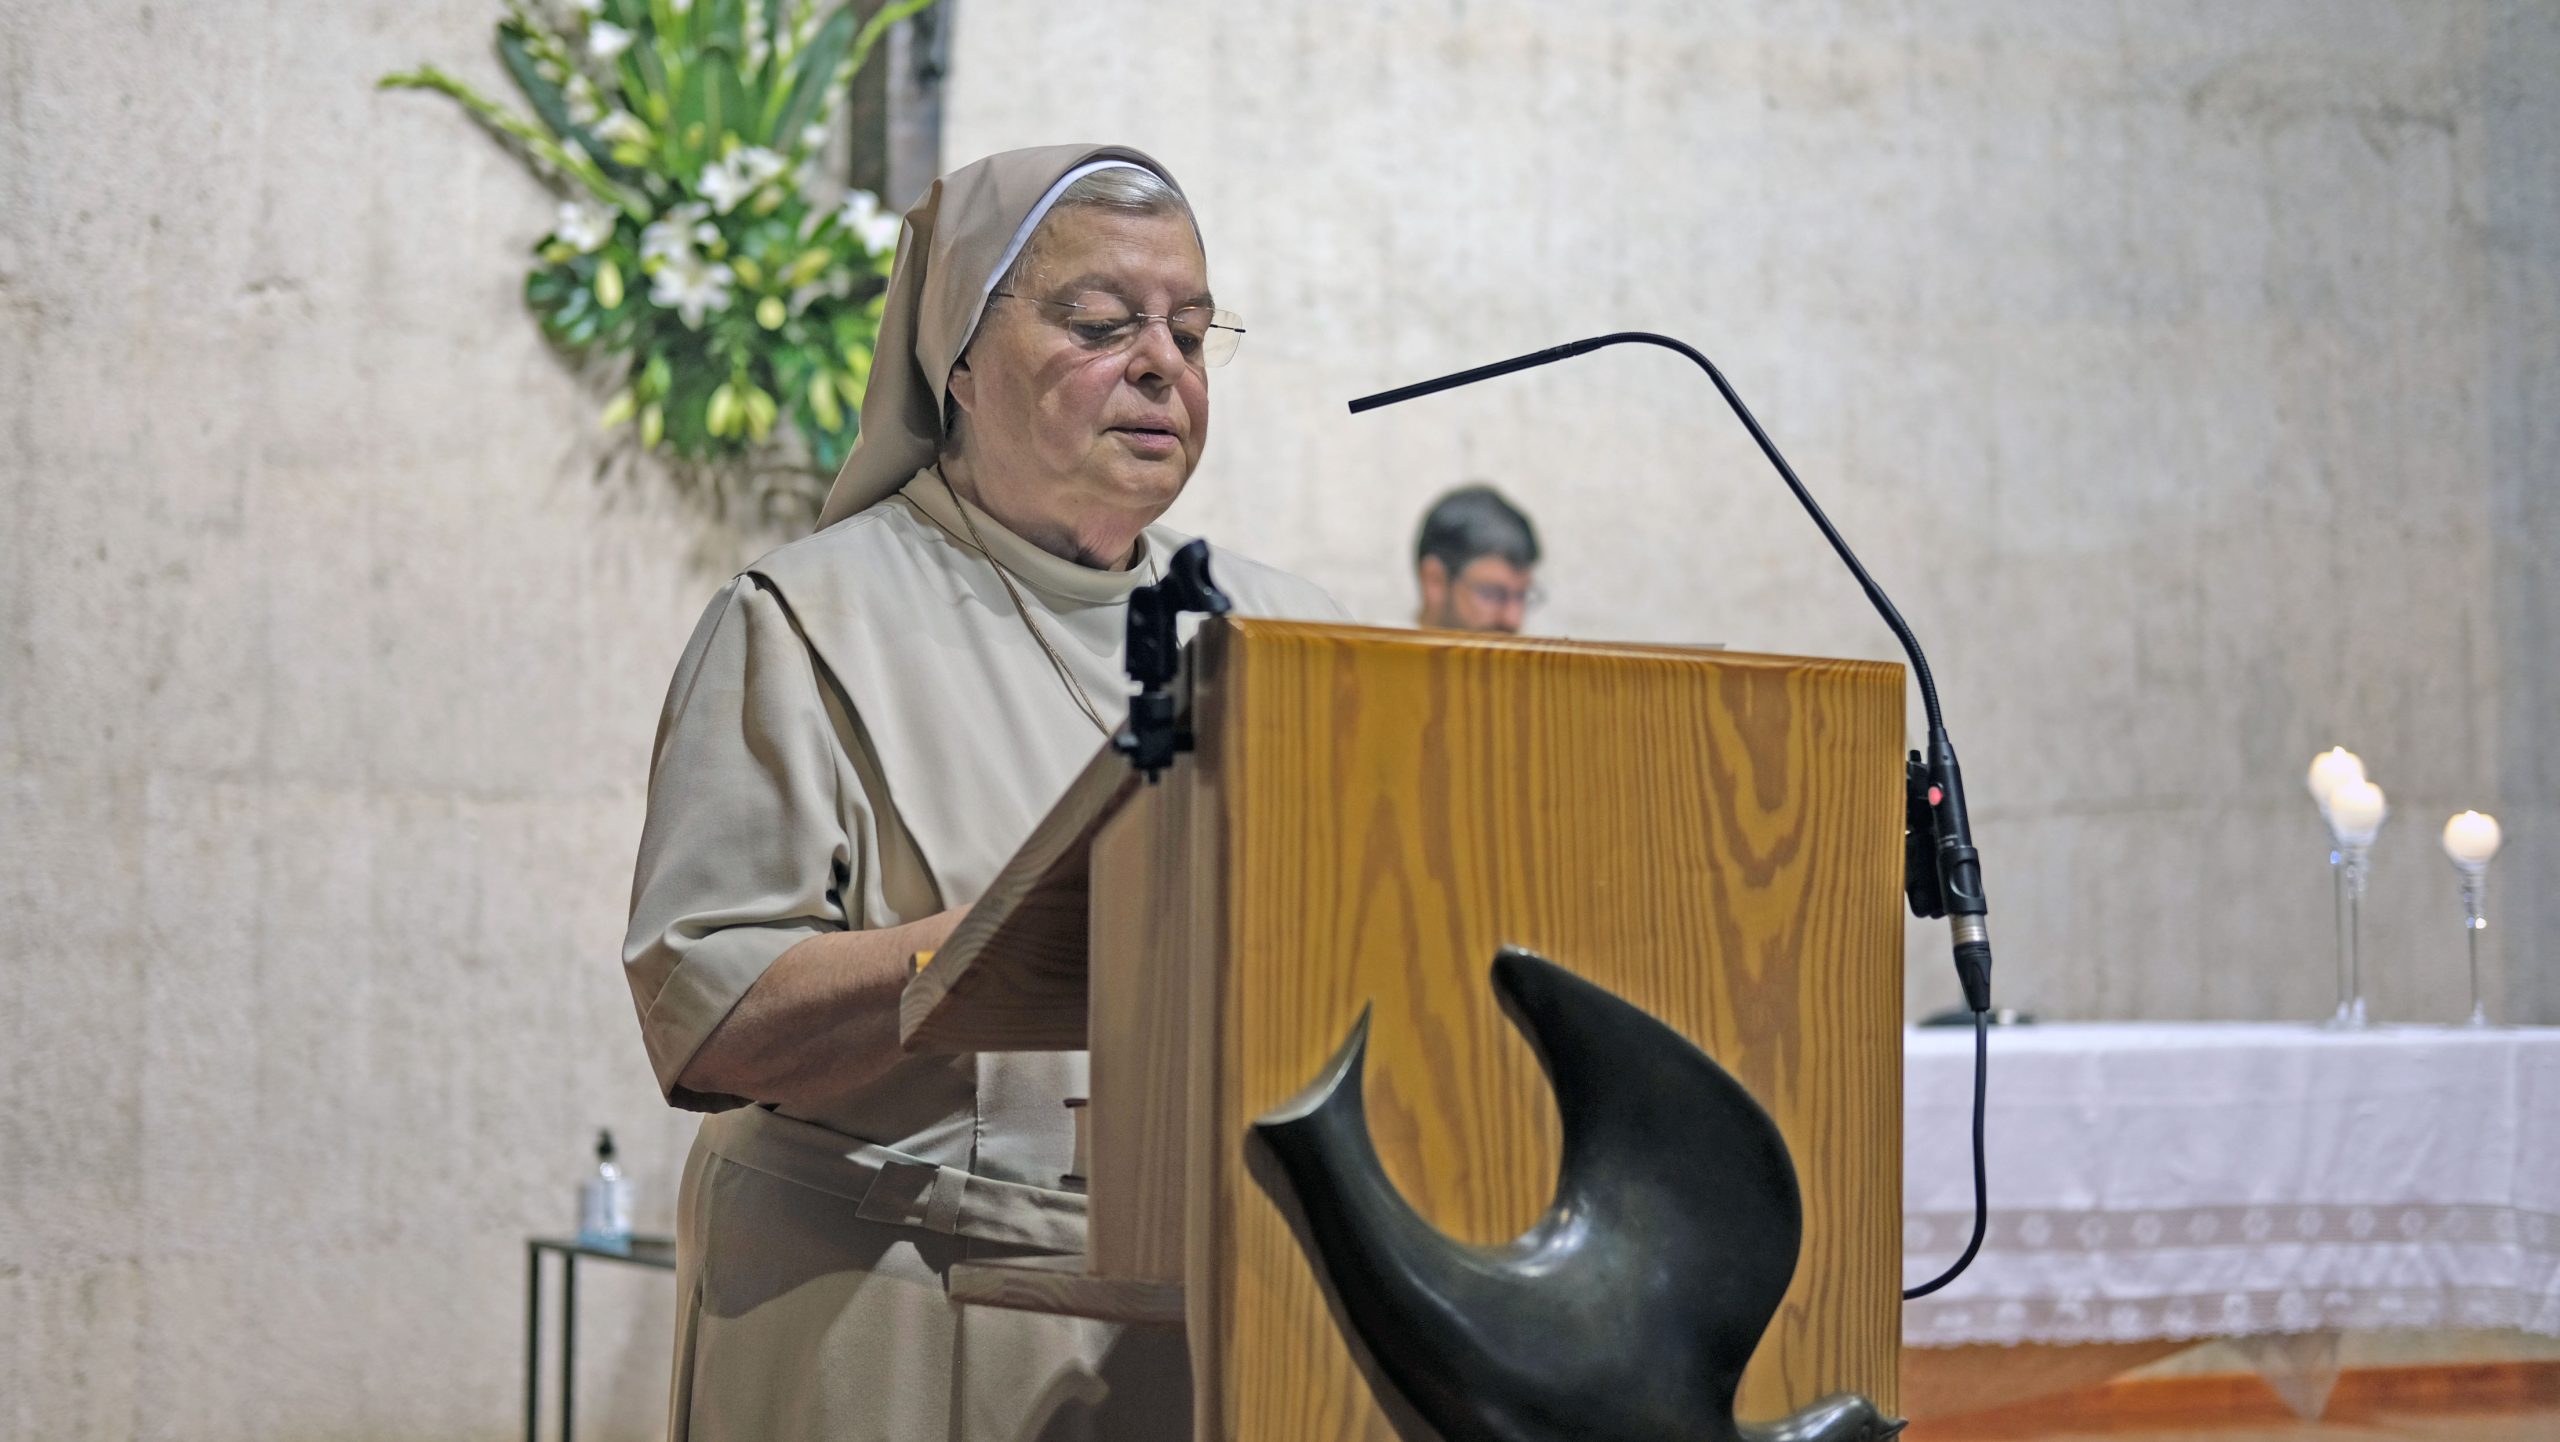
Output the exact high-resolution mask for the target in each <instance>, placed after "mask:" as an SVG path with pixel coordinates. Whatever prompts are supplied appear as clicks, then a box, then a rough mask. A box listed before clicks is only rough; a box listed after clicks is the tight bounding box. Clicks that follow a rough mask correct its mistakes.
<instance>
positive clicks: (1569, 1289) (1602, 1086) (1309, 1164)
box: [1245, 947, 1903, 1442]
mask: <svg viewBox="0 0 2560 1442" xmlns="http://www.w3.org/2000/svg"><path fill="white" fill-rule="evenodd" d="M1493 987H1494V992H1495V994H1496V995H1497V996H1498V997H1499V998H1500V999H1501V1002H1502V1007H1503V1010H1504V1011H1505V1012H1507V1013H1508V1014H1509V1015H1510V1017H1511V1020H1512V1024H1513V1025H1515V1026H1517V1027H1518V1028H1519V1029H1520V1032H1521V1034H1522V1035H1523V1036H1525V1037H1526V1038H1528V1041H1529V1045H1530V1046H1531V1048H1532V1049H1533V1050H1535V1051H1536V1052H1537V1054H1538V1061H1539V1064H1540V1065H1541V1066H1543V1067H1545V1068H1546V1072H1547V1079H1548V1081H1549V1083H1550V1084H1551V1085H1552V1086H1553V1087H1554V1088H1555V1095H1556V1109H1557V1111H1558V1113H1559V1114H1560V1116H1561V1118H1562V1120H1563V1123H1564V1167H1563V1174H1562V1177H1561V1178H1560V1180H1559V1182H1558V1184H1557V1187H1556V1198H1555V1202H1554V1204H1553V1205H1551V1206H1550V1207H1548V1208H1547V1212H1546V1215H1544V1216H1543V1217H1540V1218H1539V1219H1538V1222H1537V1224H1536V1225H1534V1226H1532V1227H1530V1228H1529V1230H1528V1231H1527V1232H1526V1233H1524V1234H1522V1235H1521V1236H1520V1237H1519V1238H1518V1239H1517V1240H1514V1241H1512V1242H1509V1243H1507V1244H1505V1245H1502V1246H1498V1247H1473V1246H1467V1245H1464V1244H1461V1243H1458V1242H1455V1241H1452V1240H1450V1239H1449V1238H1448V1237H1447V1236H1445V1235H1443V1234H1442V1233H1441V1232H1440V1231H1439V1230H1438V1229H1437V1228H1435V1227H1433V1226H1432V1225H1431V1224H1430V1223H1429V1222H1426V1221H1424V1220H1423V1219H1422V1217H1421V1216H1420V1215H1418V1214H1417V1213H1416V1212H1415V1211H1414V1210H1413V1208H1412V1207H1411V1206H1410V1205H1408V1204H1407V1203H1406V1202H1405V1200H1404V1198H1403V1197H1402V1196H1401V1195H1399V1194H1398V1193H1397V1191H1396V1189H1395V1186H1394V1184H1393V1183H1392V1182H1390V1181H1389V1180H1388V1179H1387V1175H1386V1172H1385V1170H1384V1169H1383V1168H1382V1167H1381V1166H1380V1165H1379V1162H1378V1152H1377V1148H1376V1146H1375V1144H1374V1143H1373V1142H1372V1141H1371V1140H1370V1137H1369V1126H1368V1117H1367V1114H1366V1112H1365V1110H1364V1108H1363V1104H1362V1099H1361V1071H1362V1067H1363V1064H1364V1062H1365V1060H1366V1057H1367V1053H1368V1043H1369V1018H1368V1015H1367V1014H1366V1013H1365V1012H1364V1013H1363V1014H1362V1016H1361V1018H1360V1021H1359V1023H1358V1024H1357V1025H1355V1026H1354V1027H1353V1028H1352V1031H1351V1035H1350V1037H1349V1038H1348V1039H1347V1040H1345V1041H1344V1043H1343V1045H1342V1049H1341V1050H1340V1051H1339V1052H1337V1053H1335V1054H1334V1057H1333V1060H1332V1061H1330V1062H1328V1063H1327V1064H1326V1066H1325V1068H1324V1071H1323V1072H1322V1073H1321V1074H1320V1075H1319V1076H1318V1077H1317V1078H1316V1079H1315V1081H1314V1082H1313V1083H1312V1084H1310V1085H1309V1086H1308V1088H1307V1090H1306V1091H1304V1092H1302V1093H1300V1094H1299V1095H1298V1096H1297V1097H1296V1098H1295V1099H1294V1100H1292V1101H1291V1102H1290V1103H1289V1104H1288V1105H1287V1106H1285V1107H1282V1108H1281V1109H1280V1110H1279V1111H1276V1112H1274V1113H1272V1114H1271V1115H1269V1116H1267V1117H1264V1118H1262V1119H1261V1120H1259V1121H1257V1122H1255V1123H1254V1124H1253V1129H1252V1131H1251V1133H1250V1134H1249V1135H1248V1136H1247V1138H1246V1142H1245V1151H1246V1158H1247V1163H1248V1165H1249V1166H1250V1168H1251V1169H1252V1171H1253V1174H1254V1177H1255V1180H1257V1181H1258V1182H1260V1183H1261V1185H1262V1188H1263V1190H1264V1191H1266V1192H1268V1193H1270V1194H1271V1197H1272V1199H1273V1200H1274V1201H1275V1202H1277V1203H1279V1205H1280V1209H1281V1211H1282V1212H1283V1213H1285V1214H1286V1215H1287V1216H1288V1218H1289V1224H1290V1226H1291V1228H1292V1229H1293V1230H1295V1231H1296V1233H1297V1235H1298V1242H1299V1245H1300V1246H1301V1247H1303V1248H1304V1249H1305V1250H1306V1253H1307V1256H1308V1258H1309V1260H1310V1261H1312V1262H1313V1263H1314V1264H1315V1270H1316V1275H1317V1277H1318V1278H1319V1279H1320V1280H1321V1281H1322V1283H1323V1285H1324V1290H1325V1296H1326V1300H1327V1301H1328V1302H1330V1303H1331V1304H1332V1308H1333V1315H1334V1319H1335V1321H1337V1322H1338V1323H1340V1324H1341V1327H1342V1330H1343V1333H1344V1335H1345V1336H1346V1337H1347V1338H1348V1339H1349V1340H1350V1343H1351V1350H1352V1354H1353V1356H1354V1357H1356V1358H1357V1359H1358V1361H1359V1363H1360V1368H1361V1371H1362V1372H1363V1373H1364V1374H1366V1376H1367V1377H1368V1379H1369V1385H1370V1387H1371V1388H1372V1390H1374V1391H1375V1392H1376V1393H1377V1396H1378V1400H1379V1402H1380V1404H1381V1405H1382V1406H1383V1407H1384V1408H1385V1409H1386V1412H1387V1416H1388V1418H1389V1420H1390V1421H1392V1422H1393V1423H1394V1424H1395V1428H1396V1431H1397V1432H1398V1433H1399V1434H1400V1435H1401V1436H1402V1437H1403V1438H1404V1439H1405V1442H1563V1439H1566V1438H1573V1439H1590V1442H1879V1439H1883V1438H1888V1437H1891V1436H1893V1435H1894V1434H1896V1433H1898V1432H1900V1431H1901V1430H1902V1427H1903V1424H1902V1423H1901V1422H1899V1421H1893V1420H1888V1419H1885V1418H1883V1417H1881V1416H1879V1415H1878V1414H1877V1412H1876V1410H1875V1408H1874V1407H1873V1406H1872V1405H1870V1404H1869V1403H1867V1402H1866V1401H1865V1400H1864V1399H1861V1398H1856V1397H1834V1398H1830V1399H1827V1400H1825V1401H1822V1402H1819V1403H1816V1404H1814V1405H1813V1406H1811V1407H1808V1408H1806V1409H1805V1410H1804V1411H1802V1412H1799V1413H1797V1414H1795V1415H1794V1416H1792V1417H1788V1418H1786V1419H1784V1420H1782V1421H1779V1422H1776V1423H1772V1424H1768V1425H1764V1426H1743V1425H1739V1424H1737V1423H1736V1422H1735V1421H1734V1416H1733V1398H1734V1392H1735V1389H1736V1388H1737V1387H1738V1386H1739V1385H1740V1384H1741V1380H1742V1368H1743V1364H1744V1363H1746V1362H1748V1361H1750V1360H1751V1353H1752V1351H1753V1349H1754V1348H1756V1347H1758V1346H1759V1344H1760V1336H1761V1333H1762V1332H1764V1331H1766V1330H1767V1328H1768V1325H1769V1319H1770V1318H1771V1317H1772V1316H1774V1315H1776V1313H1777V1310H1778V1302H1779V1299H1780V1298H1781V1297H1783V1296H1784V1295H1785V1293H1786V1290H1787V1283H1788V1280H1789V1279H1790V1278H1791V1277H1793V1276H1794V1275H1795V1268H1796V1254H1797V1251H1798V1249H1799V1247H1800V1246H1801V1244H1802V1241H1803V1232H1804V1222H1803V1206H1802V1203H1801V1201H1800V1200H1799V1198H1798V1195H1797V1192H1796V1176H1795V1165H1794V1163H1793V1162H1792V1161H1791V1160H1790V1159H1789V1157H1788V1155H1787V1147H1786V1142H1785V1140H1784V1139H1783V1138H1781V1137H1780V1136H1779V1135H1778V1128H1777V1126H1776V1124H1775V1123H1773V1122H1771V1121H1770V1120H1769V1115H1768V1113H1767V1112H1764V1111H1762V1110H1761V1109H1760V1104H1759V1103H1758V1102H1756V1101H1754V1100H1752V1098H1751V1094H1750V1093H1748V1092H1746V1091H1744V1090H1743V1089H1742V1087H1741V1085H1740V1084H1738V1083H1737V1082H1735V1081H1734V1079H1733V1078H1732V1077H1730V1076H1728V1075H1726V1073H1725V1071H1724V1069H1723V1068H1722V1067H1719V1066H1717V1065H1716V1064H1715V1062H1714V1061H1713V1060H1712V1059H1710V1058H1709V1057H1708V1056H1707V1054H1706V1053H1704V1052H1702V1051H1700V1050H1699V1049H1698V1048H1696V1047H1695V1046H1692V1045H1690V1043H1689V1041H1688V1039H1687V1038H1685V1037H1683V1036H1681V1035H1680V1034H1679V1033H1678V1032H1676V1031H1673V1030H1672V1029H1671V1028H1670V1027H1668V1026H1665V1025H1663V1024H1662V1023H1661V1022H1659V1021H1657V1020H1655V1019H1654V1018H1653V1017H1651V1016H1649V1015H1647V1014H1646V1013H1645V1012H1644V1011H1643V1010H1641V1009H1640V1008H1638V1007H1635V1006H1633V1005H1630V1004H1629V1003H1627V1002H1625V1001H1622V1000H1620V999H1619V998H1617V997H1615V996H1612V995H1610V994H1609V993H1608V992H1607V991H1604V990H1602V989H1601V988H1600V987H1598V986H1595V985H1593V984H1592V983H1590V982H1587V981H1584V980H1582V979H1581V978H1579V977H1576V976H1574V975H1573V974H1572V973H1570V972H1567V971H1566V970H1564V969H1563V968H1562V967H1559V966H1557V965H1555V964H1554V963H1553V962H1550V961H1547V960H1545V959H1543V958H1541V957H1538V956H1535V955H1532V954H1530V953H1528V952H1525V951H1519V950H1515V949H1511V948H1507V947H1506V948H1504V950H1503V951H1502V953H1501V954H1500V955H1499V956H1497V957H1496V958H1495V959H1494V963H1493Z"/></svg>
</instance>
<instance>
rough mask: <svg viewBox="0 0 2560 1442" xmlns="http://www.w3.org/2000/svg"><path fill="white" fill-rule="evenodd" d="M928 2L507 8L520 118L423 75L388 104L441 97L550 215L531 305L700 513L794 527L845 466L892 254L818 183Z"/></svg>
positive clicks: (890, 239)
mask: <svg viewBox="0 0 2560 1442" xmlns="http://www.w3.org/2000/svg"><path fill="white" fill-rule="evenodd" d="M933 3H934V0H891V3H889V4H886V5H883V6H882V7H881V8H880V10H879V11H878V12H877V13H875V14H874V15H873V16H872V17H871V18H870V20H868V21H861V20H859V18H858V17H857V15H856V14H855V11H854V7H853V6H852V5H851V4H849V3H834V4H827V3H823V0H503V4H504V14H503V15H502V17H501V18H500V19H499V21H498V24H497V49H498V58H499V60H500V61H501V63H503V64H504V66H505V67H506V71H507V74H508V76H509V77H510V78H512V79H513V80H514V81H515V84H516V88H517V90H518V91H520V92H521V93H522V95H523V99H524V104H525V107H526V109H525V110H516V109H510V108H508V107H507V106H504V105H501V104H499V103H497V102H496V101H493V100H491V99H489V98H488V97H486V96H484V95H482V94H480V93H479V92H478V91H476V90H474V89H473V88H472V87H470V86H469V85H466V84H464V83H463V82H461V81H459V80H456V79H455V78H453V77H452V76H451V75H449V74H447V73H445V72H444V71H442V70H439V69H436V68H435V67H433V66H420V67H418V68H417V69H415V70H410V71H405V72H402V73H400V74H396V75H386V76H384V77H383V78H382V81H381V84H382V86H383V87H384V88H385V89H409V90H427V91H432V92H435V93H437V94H441V95H445V96H448V97H450V98H452V99H453V100H454V101H456V102H457V103H459V104H460V105H461V106H462V107H463V109H464V110H465V111H467V112H468V113H469V114H470V115H471V117H472V118H473V119H474V120H476V121H478V122H479V123H480V124H481V125H482V126H484V127H485V128H487V129H488V130H489V131H490V132H492V133H493V134H494V135H496V136H497V137H498V138H499V139H500V140H501V141H502V142H504V143H505V144H507V145H508V146H509V147H510V148H512V149H513V150H514V151H515V152H516V153H517V155H518V156H519V157H521V158H522V159H523V160H524V161H525V163H526V164H527V166H528V167H530V168H531V169H532V170H533V172H534V173H535V174H536V175H537V176H539V177H541V178H542V180H543V181H544V182H545V183H547V184H549V185H550V186H551V187H552V188H553V189H554V190H556V191H558V192H559V193H560V194H561V196H562V201H561V204H560V212H559V218H558V220H557V222H556V223H555V224H554V226H553V228H552V230H551V232H550V233H549V234H547V235H545V236H544V237H543V238H542V240H541V241H540V242H539V243H538V244H537V245H536V246H535V247H534V254H535V256H536V260H537V263H536V264H535V266H534V268H533V270H532V271H531V273H529V274H528V275H527V276H526V277H525V283H524V297H525V304H526V305H527V306H528V307H530V308H531V309H532V311H533V314H534V316H535V318H536V319H537V320H538V321H539V322H540V323H541V326H542V331H543V334H544V335H546V336H548V337H549V338H550V339H551V340H552V341H553V342H554V343H555V344H557V345H558V346H560V347H561V348H562V349H563V350H564V351H566V352H568V353H569V354H571V355H572V356H575V357H578V358H580V359H581V360H597V361H602V362H604V363H606V365H607V367H608V368H609V369H610V370H612V371H613V372H614V374H615V375H616V376H617V377H618V379H619V386H618V388H617V389H616V390H615V391H614V392H613V394H612V396H611V398H610V399H609V400H608V401H607V402H606V404H605V407H604V412H603V416H602V421H603V424H604V425H605V426H606V427H608V428H609V429H612V430H615V431H617V432H619V433H622V434H625V435H627V436H628V437H629V438H630V439H631V440H632V441H633V442H635V443H636V444H637V445H638V446H639V447H640V448H641V449H643V450H645V451H648V452H652V453H655V454H658V455H660V456H661V457H663V458H665V459H667V460H668V461H670V462H672V465H671V466H670V474H671V475H672V476H673V477H674V478H675V479H676V480H677V481H678V483H679V485H680V486H681V487H682V488H683V489H685V490H686V491H688V492H690V493H692V494H693V495H695V496H696V497H697V498H698V499H699V500H700V501H701V502H702V503H703V504H705V505H706V506H708V507H709V508H710V509H711V510H712V511H713V512H715V513H716V514H721V515H724V516H725V515H733V514H737V513H740V512H747V513H749V514H750V515H751V516H752V518H754V519H760V520H765V521H773V522H786V523H787V522H794V521H806V520H807V519H809V518H811V517H814V516H815V515H816V514H817V508H818V503H819V501H820V500H822V499H823V498H824V496H825V491H826V484H827V481H828V478H830V477H832V476H833V475H834V474H835V471H836V468H837V467H838V466H839V465H840V464H842V462H843V460H844V456H845V453H846V452H847V451H848V450H850V449H851V448H852V446H853V440H854V435H855V430H856V428H857V426H858V425H859V423H860V411H861V406H862V390H863V386H864V385H865V384H866V383H867V382H868V381H869V380H870V376H871V358H872V350H873V347H874V344H875V343H876V341H877V339H878V336H879V330H880V305H881V297H882V293H883V291H884V289H885V287H886V284H887V277H888V273H889V262H890V259H891V257H892V255H893V253H894V251H895V248H896V243H897V236H898V222H897V218H896V217H895V216H893V215H885V214H883V213H882V212H881V211H880V209H879V206H878V202H877V200H876V199H875V198H874V197H873V196H871V195H870V194H869V193H867V192H862V191H855V192H852V193H850V194H844V193H842V192H841V191H840V190H837V189H835V188H833V187H828V186H826V184H825V182H824V181H822V180H818V179H817V177H815V176H814V175H813V174H812V170H813V162H814V158H815V155H816V153H817V152H818V151H819V150H820V149H822V148H823V144H824V139H825V136H826V134H827V132H828V130H829V128H830V127H831V125H832V123H833V121H834V118H835V114H836V111H837V109H838V108H839V107H840V105H841V104H842V102H843V98H844V96H845V93H846V90H847V88H848V86H849V85H850V83H851V81H852V77H853V75H854V72H856V71H857V70H859V69H860V68H861V67H862V65H863V63H864V61H866V60H867V59H868V58H869V57H870V55H871V52H872V49H873V48H874V47H875V46H876V45H877V44H878V43H879V40H880V37H881V35H882V34H883V33H885V32H886V30H887V29H888V27H889V26H890V25H892V24H895V23H896V22H897V21H899V20H902V19H905V18H906V17H908V16H910V15H913V14H915V13H917V12H918V11H921V10H924V9H926V8H928V7H929V6H931V5H932V4H933ZM527 111H529V112H530V113H527ZM813 182H814V183H815V186H816V188H817V189H819V190H820V191H824V192H831V193H825V194H813V193H812V188H813Z"/></svg>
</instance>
